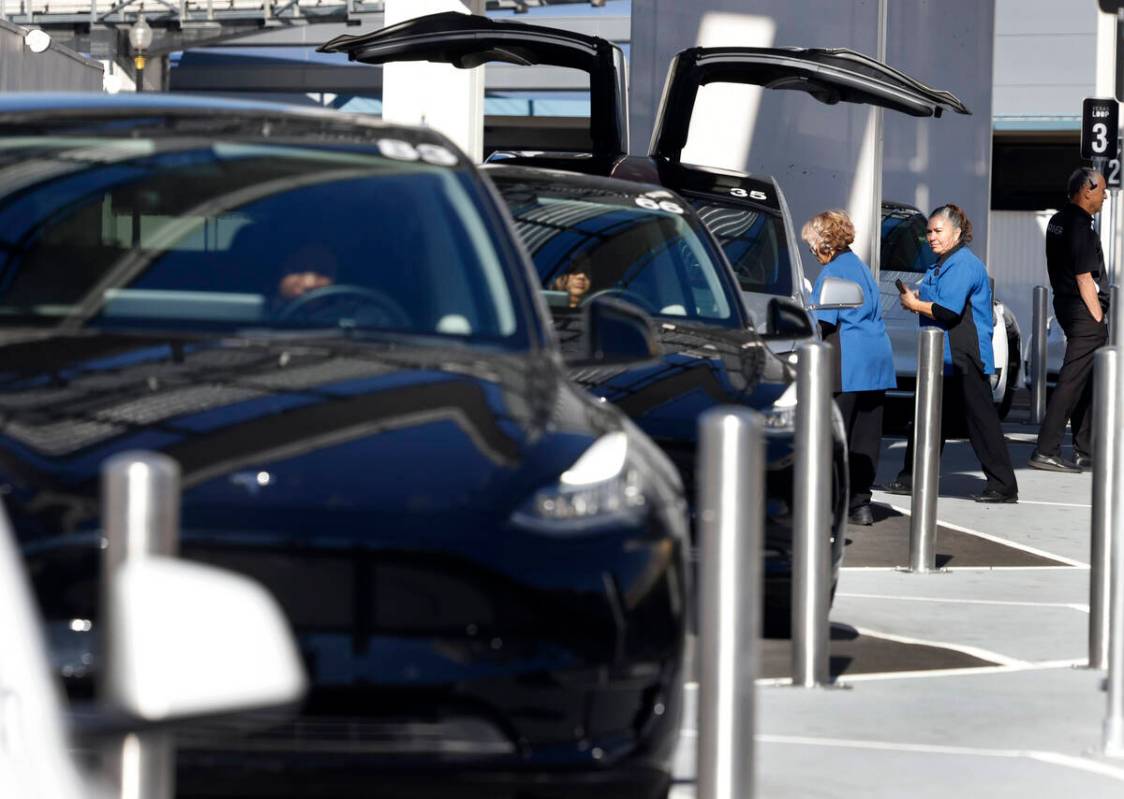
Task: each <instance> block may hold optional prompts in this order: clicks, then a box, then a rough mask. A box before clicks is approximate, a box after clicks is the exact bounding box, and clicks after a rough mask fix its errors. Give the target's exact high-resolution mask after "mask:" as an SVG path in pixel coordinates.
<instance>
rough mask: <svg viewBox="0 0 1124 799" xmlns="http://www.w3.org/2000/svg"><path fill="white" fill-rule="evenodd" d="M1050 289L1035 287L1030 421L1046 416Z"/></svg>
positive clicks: (1031, 332) (1036, 420) (1031, 336)
mask: <svg viewBox="0 0 1124 799" xmlns="http://www.w3.org/2000/svg"><path fill="white" fill-rule="evenodd" d="M1048 298H1049V291H1048V290H1047V288H1046V287H1045V286H1035V287H1034V306H1033V307H1034V315H1033V321H1032V323H1031V331H1030V423H1031V424H1042V420H1043V419H1045V418H1046V316H1047V315H1048V313H1049V311H1048V308H1047V304H1046V303H1047V299H1048Z"/></svg>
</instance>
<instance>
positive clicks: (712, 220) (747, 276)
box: [690, 196, 792, 297]
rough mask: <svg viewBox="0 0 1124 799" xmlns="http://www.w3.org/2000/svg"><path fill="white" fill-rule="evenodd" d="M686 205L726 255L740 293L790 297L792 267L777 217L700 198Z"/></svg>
mask: <svg viewBox="0 0 1124 799" xmlns="http://www.w3.org/2000/svg"><path fill="white" fill-rule="evenodd" d="M690 201H691V204H692V205H693V206H694V207H695V210H696V212H697V213H698V215H699V218H700V219H702V221H703V224H704V225H706V227H707V230H709V231H710V233H711V235H712V236H714V238H715V239H717V240H718V243H719V244H720V245H721V247H722V251H723V252H724V253H726V260H728V261H729V262H730V265H731V266H732V267H733V268H734V274H735V275H736V276H737V279H738V285H739V286H740V287H741V290H742V291H755V292H760V293H762V294H776V295H780V296H785V297H789V296H792V264H791V262H790V261H789V256H788V243H787V240H786V238H785V233H784V222H783V221H782V220H781V219H780V217H777V216H774V215H772V214H769V213H766V212H764V211H759V210H756V209H753V208H747V207H744V206H734V205H728V204H725V203H716V202H714V201H713V200H711V199H709V198H704V197H697V196H694V197H690Z"/></svg>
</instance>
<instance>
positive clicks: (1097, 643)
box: [1089, 347, 1120, 669]
mask: <svg viewBox="0 0 1124 799" xmlns="http://www.w3.org/2000/svg"><path fill="white" fill-rule="evenodd" d="M1119 368H1120V350H1119V348H1118V347H1102V348H1101V349H1099V350H1097V352H1096V354H1095V355H1094V356H1093V389H1094V397H1093V513H1092V524H1091V527H1092V530H1091V531H1090V532H1091V534H1092V535H1091V536H1090V537H1091V539H1092V546H1091V552H1090V557H1089V564H1090V571H1089V668H1091V669H1106V668H1108V642H1109V628H1108V619H1109V607H1108V601H1109V593H1110V585H1111V574H1112V572H1111V570H1110V567H1111V563H1112V561H1111V534H1112V519H1113V511H1112V504H1113V499H1112V482H1113V479H1114V478H1113V465H1114V464H1113V456H1112V453H1113V445H1114V438H1115V435H1116V426H1117V424H1119V420H1118V416H1119V414H1118V413H1117V410H1116V408H1117V404H1116V372H1117V370H1118V369H1119Z"/></svg>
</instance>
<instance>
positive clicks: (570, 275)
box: [492, 170, 737, 325]
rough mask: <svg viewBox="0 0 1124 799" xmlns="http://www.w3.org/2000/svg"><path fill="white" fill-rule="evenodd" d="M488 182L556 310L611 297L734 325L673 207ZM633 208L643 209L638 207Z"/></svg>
mask: <svg viewBox="0 0 1124 799" xmlns="http://www.w3.org/2000/svg"><path fill="white" fill-rule="evenodd" d="M492 178H493V180H494V181H495V182H496V184H497V185H498V186H499V188H500V192H501V193H502V194H503V196H504V199H505V200H506V201H507V203H508V206H509V207H510V209H511V212H512V214H513V216H514V217H515V223H516V229H517V230H518V231H519V234H520V236H521V238H522V239H523V242H524V244H525V245H526V247H527V249H528V250H529V252H530V254H531V257H532V258H533V259H534V262H535V267H536V269H537V271H538V275H539V279H540V280H541V281H542V288H543V290H544V292H545V293H546V297H547V301H548V303H549V304H550V305H551V307H553V308H559V309H563V308H567V307H577V306H579V305H580V304H582V303H584V302H585V301H586V300H587V299H588V298H589V297H592V296H596V295H601V294H605V295H609V296H614V297H618V298H620V299H623V300H626V301H629V302H632V303H633V304H635V305H637V306H638V307H640V308H641V309H643V310H644V311H647V312H648V313H650V314H652V315H654V316H666V317H674V318H678V319H693V320H705V321H707V322H709V323H719V324H729V325H733V324H737V317H736V311H735V310H734V307H733V302H732V300H731V297H730V296H729V294H728V287H727V285H726V284H725V283H724V282H723V280H722V277H721V275H720V273H719V268H720V267H719V265H718V264H716V262H715V261H714V260H713V257H712V255H711V250H710V249H708V248H707V247H706V245H705V244H704V243H703V239H702V237H701V236H700V235H699V232H698V231H696V230H695V229H693V228H692V227H691V225H690V224H689V223H688V221H687V219H686V217H685V215H684V214H683V213H682V210H681V209H679V206H677V205H675V204H674V203H668V204H667V207H672V208H676V209H679V210H678V212H677V211H675V210H671V211H669V210H665V209H663V208H660V207H659V203H658V202H656V201H654V200H650V199H648V198H637V197H635V196H631V195H624V194H616V193H612V192H599V191H597V190H589V191H583V190H580V189H578V190H575V191H573V192H571V193H569V194H567V189H566V187H558V186H555V187H549V186H547V185H545V184H530V183H524V182H520V181H517V180H516V181H509V180H504V179H503V177H502V175H500V174H499V171H498V170H497V172H494V173H492ZM638 201H639V202H640V203H643V204H642V205H641V204H638Z"/></svg>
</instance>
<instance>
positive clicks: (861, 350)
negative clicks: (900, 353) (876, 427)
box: [812, 250, 897, 391]
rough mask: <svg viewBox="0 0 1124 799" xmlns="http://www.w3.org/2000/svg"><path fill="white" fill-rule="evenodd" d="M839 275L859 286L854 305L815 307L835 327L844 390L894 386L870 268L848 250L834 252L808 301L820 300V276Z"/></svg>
mask: <svg viewBox="0 0 1124 799" xmlns="http://www.w3.org/2000/svg"><path fill="white" fill-rule="evenodd" d="M828 277H840V278H843V279H844V280H851V281H853V282H855V283H858V284H859V285H860V286H862V290H863V304H862V305H860V306H859V307H858V308H845V309H842V310H816V311H813V313H814V314H815V317H816V318H817V319H819V320H820V321H823V322H827V323H828V324H832V325H836V326H837V327H838V328H839V348H840V350H841V352H840V356H839V357H840V366H841V371H842V379H843V386H842V388H843V390H844V391H879V390H881V389H887V388H894V387H895V386H896V385H897V379H896V378H895V377H894V350H893V348H892V347H891V345H890V337H889V336H888V335H886V325H885V324H884V323H883V322H882V311H881V309H880V308H879V292H878V286H877V285H876V284H875V282H874V277H873V275H871V274H870V269H869V268H867V265H866V264H864V263H863V262H862V261H861V260H860V259H859V257H858V256H857V255H855V254H854V253H853V252H851V251H850V250H847V251H845V252H841V253H839V254H838V255H836V256H835V257H834V258H833V259H832V260H831V261H830V262H829V263H828V264H827V266H825V267H824V268H823V271H821V272H820V276H819V277H817V278H816V285H815V286H813V287H812V304H813V305H814V304H816V303H818V302H819V301H820V299H819V298H820V289H821V288H822V287H823V281H824V278H828Z"/></svg>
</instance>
